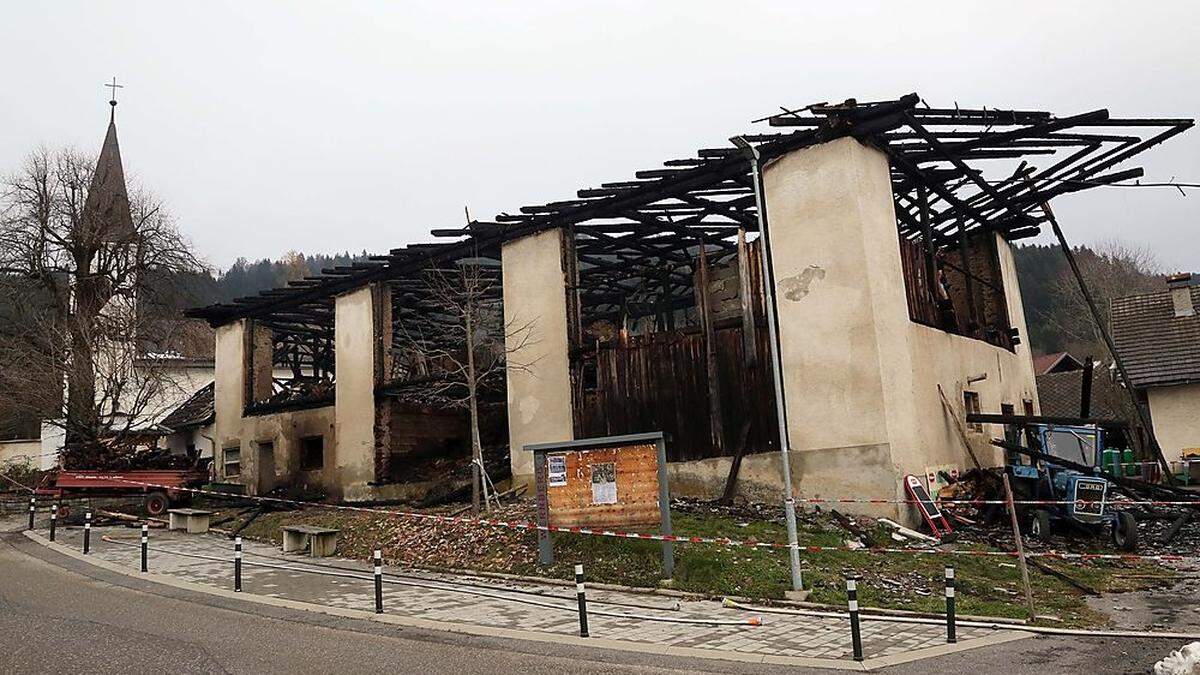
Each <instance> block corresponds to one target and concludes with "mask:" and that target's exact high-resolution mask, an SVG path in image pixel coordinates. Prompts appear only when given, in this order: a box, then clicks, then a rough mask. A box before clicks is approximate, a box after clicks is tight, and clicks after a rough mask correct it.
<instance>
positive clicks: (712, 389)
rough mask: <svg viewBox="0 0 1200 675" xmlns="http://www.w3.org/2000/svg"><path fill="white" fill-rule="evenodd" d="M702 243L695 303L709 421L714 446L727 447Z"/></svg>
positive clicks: (721, 448)
mask: <svg viewBox="0 0 1200 675" xmlns="http://www.w3.org/2000/svg"><path fill="white" fill-rule="evenodd" d="M706 249H707V246H706V245H705V242H704V240H703V239H701V240H700V254H699V264H698V265H697V269H696V304H697V305H698V306H699V308H700V323H701V326H702V327H703V328H704V372H705V376H706V377H707V380H708V421H709V427H710V428H711V430H712V442H713V447H715V448H717V451H718V452H723V451H724V448H725V428H724V424H723V422H722V420H721V374H720V371H719V370H718V369H717V345H716V337H715V335H714V331H713V318H712V303H711V302H710V300H709V285H708V284H709V280H708V254H707V253H706V252H705V250H706Z"/></svg>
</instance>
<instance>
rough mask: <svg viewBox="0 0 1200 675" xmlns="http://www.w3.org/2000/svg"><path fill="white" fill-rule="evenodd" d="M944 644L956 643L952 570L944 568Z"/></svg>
mask: <svg viewBox="0 0 1200 675" xmlns="http://www.w3.org/2000/svg"><path fill="white" fill-rule="evenodd" d="M946 642H949V643H955V642H958V638H957V637H956V636H955V635H954V568H953V567H947V568H946Z"/></svg>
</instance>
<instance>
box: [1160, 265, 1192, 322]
mask: <svg viewBox="0 0 1200 675" xmlns="http://www.w3.org/2000/svg"><path fill="white" fill-rule="evenodd" d="M1194 281H1195V279H1194V277H1193V275H1192V273H1191V272H1180V273H1179V274H1172V275H1171V276H1169V277H1167V288H1168V289H1170V291H1171V304H1172V306H1174V308H1175V317H1176V318H1179V317H1184V316H1194V315H1195V314H1196V308H1195V306H1193V305H1192V284H1193V282H1194Z"/></svg>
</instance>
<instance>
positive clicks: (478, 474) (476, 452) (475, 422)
mask: <svg viewBox="0 0 1200 675" xmlns="http://www.w3.org/2000/svg"><path fill="white" fill-rule="evenodd" d="M473 309H474V307H473V303H472V302H471V301H470V298H468V299H467V311H466V328H467V333H466V339H467V340H466V341H467V402H468V405H469V407H470V410H471V507H472V508H473V509H474V511H475V513H476V514H478V513H479V497H480V492H481V491H482V490H481V489H480V488H481V487H482V483H483V448H482V447H481V445H480V443H479V405H478V403H479V402H478V399H477V398H476V395H475V385H476V382H475V335H474V325H473V322H472V318H473V317H472V316H471V312H472V311H473ZM485 507H486V504H485ZM489 510H490V508H489Z"/></svg>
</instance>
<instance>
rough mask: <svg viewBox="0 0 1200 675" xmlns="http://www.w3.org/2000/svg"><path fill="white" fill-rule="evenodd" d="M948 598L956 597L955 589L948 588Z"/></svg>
mask: <svg viewBox="0 0 1200 675" xmlns="http://www.w3.org/2000/svg"><path fill="white" fill-rule="evenodd" d="M946 597H947V598H953V597H954V589H953V588H947V589H946Z"/></svg>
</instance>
